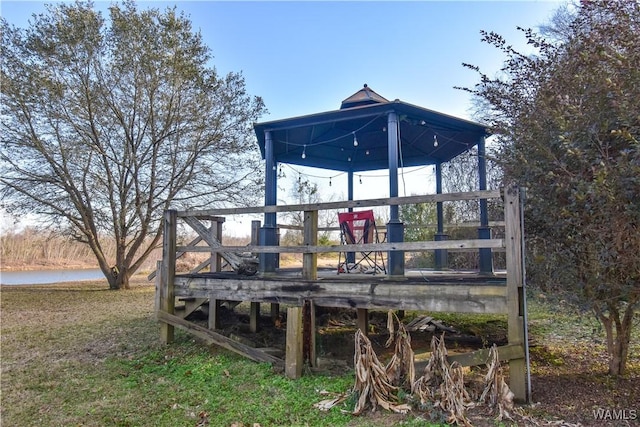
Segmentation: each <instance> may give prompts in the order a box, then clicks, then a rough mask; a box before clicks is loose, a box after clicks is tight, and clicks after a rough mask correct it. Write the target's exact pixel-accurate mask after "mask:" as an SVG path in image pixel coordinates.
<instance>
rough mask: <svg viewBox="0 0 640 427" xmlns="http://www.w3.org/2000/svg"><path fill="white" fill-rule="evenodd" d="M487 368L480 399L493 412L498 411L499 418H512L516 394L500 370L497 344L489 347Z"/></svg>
mask: <svg viewBox="0 0 640 427" xmlns="http://www.w3.org/2000/svg"><path fill="white" fill-rule="evenodd" d="M487 368H488V371H487V375H485V377H484V390H483V392H482V395H481V396H480V399H479V401H480V403H485V404H486V405H487V406H488V407H489V410H490V411H491V412H492V413H495V412H497V419H498V420H502V419H503V418H505V417H506V418H508V419H511V415H510V412H513V397H514V394H513V392H512V391H511V390H510V389H509V386H508V385H507V383H506V382H505V381H504V376H503V375H502V373H501V372H500V371H501V370H500V359H499V357H498V348H497V347H496V345H495V344H494V345H493V346H492V347H491V348H490V349H489V362H488V363H487Z"/></svg>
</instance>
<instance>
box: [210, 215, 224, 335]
mask: <svg viewBox="0 0 640 427" xmlns="http://www.w3.org/2000/svg"><path fill="white" fill-rule="evenodd" d="M224 221H225V218H223V217H214V219H212V220H211V236H212V237H213V238H214V239H216V240H217V241H218V242H220V243H222V224H223V223H224ZM209 271H211V272H218V271H222V256H221V255H220V252H216V253H212V254H211V259H210V260H209ZM220 302H221V301H220V300H217V299H216V298H215V294H213V293H211V294H210V296H209V323H208V327H209V329H211V330H215V329H220Z"/></svg>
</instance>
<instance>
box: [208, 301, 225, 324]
mask: <svg viewBox="0 0 640 427" xmlns="http://www.w3.org/2000/svg"><path fill="white" fill-rule="evenodd" d="M209 295H210V296H209V324H208V327H209V329H211V330H212V331H214V330H216V329H220V326H221V325H220V303H221V302H222V301H220V300H219V299H216V298H215V294H214V293H213V292H212V293H211V294H209Z"/></svg>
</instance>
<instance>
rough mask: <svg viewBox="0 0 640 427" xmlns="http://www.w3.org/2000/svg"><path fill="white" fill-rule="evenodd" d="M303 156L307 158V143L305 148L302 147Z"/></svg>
mask: <svg viewBox="0 0 640 427" xmlns="http://www.w3.org/2000/svg"><path fill="white" fill-rule="evenodd" d="M302 158H303V159H306V158H307V146H306V145H305V146H304V148H303V149H302Z"/></svg>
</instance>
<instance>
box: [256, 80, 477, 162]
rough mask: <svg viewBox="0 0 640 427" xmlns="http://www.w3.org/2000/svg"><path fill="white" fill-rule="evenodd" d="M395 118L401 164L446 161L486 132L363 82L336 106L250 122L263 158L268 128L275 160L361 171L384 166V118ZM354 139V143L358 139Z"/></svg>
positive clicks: (386, 153) (387, 157) (385, 127)
mask: <svg viewBox="0 0 640 427" xmlns="http://www.w3.org/2000/svg"><path fill="white" fill-rule="evenodd" d="M390 112H395V113H396V114H397V116H398V126H399V136H400V138H399V141H400V149H399V159H398V163H399V165H400V166H401V167H410V166H422V165H429V164H436V163H443V162H447V161H449V160H451V159H453V158H454V157H456V156H458V155H459V154H461V153H463V152H465V151H466V150H468V149H469V148H471V147H473V146H475V145H476V144H478V142H479V140H480V138H482V137H485V136H488V132H487V128H486V126H484V125H481V124H479V123H474V122H471V121H468V120H463V119H459V118H457V117H453V116H450V115H446V114H442V113H438V112H436V111H432V110H428V109H425V108H422V107H418V106H415V105H412V104H407V103H405V102H401V101H399V100H395V101H388V100H386V99H385V98H383V97H382V96H380V95H378V94H377V93H376V92H374V91H373V90H371V89H370V88H368V86H367V85H365V86H364V88H363V89H361V90H359V91H358V92H356V93H355V94H353V95H352V96H350V97H349V98H347V99H345V100H344V101H343V102H342V107H341V109H340V110H334V111H327V112H324V113H318V114H311V115H307V116H300V117H293V118H289V119H283V120H276V121H270V122H263V123H257V124H255V125H254V129H255V132H256V136H257V137H258V144H259V146H260V151H261V152H262V157H263V158H264V157H265V131H269V132H271V138H272V141H273V150H274V159H275V161H276V162H278V163H288V164H292V165H300V166H311V167H316V168H322V169H329V170H336V171H344V172H360V171H369V170H379V169H387V168H388V166H389V150H388V135H387V123H388V122H387V117H388V114H389V113H390ZM356 141H357V142H356Z"/></svg>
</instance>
